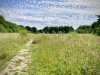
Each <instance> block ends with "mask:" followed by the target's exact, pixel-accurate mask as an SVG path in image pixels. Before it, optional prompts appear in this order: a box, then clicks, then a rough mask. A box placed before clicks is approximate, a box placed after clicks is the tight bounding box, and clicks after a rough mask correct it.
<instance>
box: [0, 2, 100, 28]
mask: <svg viewBox="0 0 100 75" xmlns="http://www.w3.org/2000/svg"><path fill="white" fill-rule="evenodd" d="M99 3H100V0H1V1H0V14H1V15H3V16H4V17H5V18H6V19H7V20H8V21H11V22H14V23H16V24H20V25H24V26H27V25H29V26H31V27H33V26H35V27H37V28H38V29H42V28H43V27H45V26H61V25H69V26H73V27H74V28H77V27H78V26H79V25H91V24H92V23H93V22H94V21H96V20H97V17H96V16H95V15H99V14H100V6H99Z"/></svg>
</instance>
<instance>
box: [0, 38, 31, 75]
mask: <svg viewBox="0 0 100 75" xmlns="http://www.w3.org/2000/svg"><path fill="white" fill-rule="evenodd" d="M31 43H32V40H30V41H28V42H27V43H26V48H25V49H22V50H20V51H19V52H18V54H17V55H16V56H14V57H13V58H12V59H11V60H10V61H9V64H8V65H7V67H6V68H5V69H4V70H3V71H2V72H1V73H0V75H22V74H23V73H24V72H23V70H24V69H27V63H29V62H30V57H31V55H30V53H29V49H28V47H29V46H30V44H31Z"/></svg>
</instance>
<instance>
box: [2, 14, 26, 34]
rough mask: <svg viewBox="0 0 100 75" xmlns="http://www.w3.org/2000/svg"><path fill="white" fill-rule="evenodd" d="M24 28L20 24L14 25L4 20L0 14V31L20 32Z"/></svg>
mask: <svg viewBox="0 0 100 75" xmlns="http://www.w3.org/2000/svg"><path fill="white" fill-rule="evenodd" d="M22 30H25V31H26V29H25V28H24V27H23V26H22V25H19V26H18V25H16V24H15V23H12V22H9V21H6V20H5V19H4V17H3V16H2V15H0V32H3V33H4V32H8V33H12V32H20V31H22Z"/></svg>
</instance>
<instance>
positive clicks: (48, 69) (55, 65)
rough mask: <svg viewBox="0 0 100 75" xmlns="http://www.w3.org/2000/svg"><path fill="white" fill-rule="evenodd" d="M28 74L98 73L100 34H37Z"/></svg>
mask: <svg viewBox="0 0 100 75" xmlns="http://www.w3.org/2000/svg"><path fill="white" fill-rule="evenodd" d="M36 36H37V37H36V38H35V39H34V41H33V44H32V45H31V49H30V50H31V53H32V57H31V58H32V60H31V63H30V64H29V68H28V72H29V75H100V37H99V36H95V35H92V34H76V33H71V34H37V35H36Z"/></svg>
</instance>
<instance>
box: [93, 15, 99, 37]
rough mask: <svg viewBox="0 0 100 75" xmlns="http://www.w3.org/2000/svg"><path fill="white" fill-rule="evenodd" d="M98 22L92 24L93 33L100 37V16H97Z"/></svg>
mask: <svg viewBox="0 0 100 75" xmlns="http://www.w3.org/2000/svg"><path fill="white" fill-rule="evenodd" d="M97 17H98V20H97V22H94V23H93V24H92V26H91V27H92V29H93V33H94V34H97V35H99V36H100V15H97Z"/></svg>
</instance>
